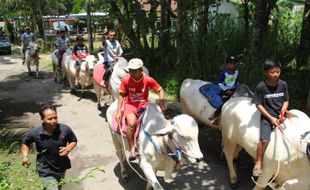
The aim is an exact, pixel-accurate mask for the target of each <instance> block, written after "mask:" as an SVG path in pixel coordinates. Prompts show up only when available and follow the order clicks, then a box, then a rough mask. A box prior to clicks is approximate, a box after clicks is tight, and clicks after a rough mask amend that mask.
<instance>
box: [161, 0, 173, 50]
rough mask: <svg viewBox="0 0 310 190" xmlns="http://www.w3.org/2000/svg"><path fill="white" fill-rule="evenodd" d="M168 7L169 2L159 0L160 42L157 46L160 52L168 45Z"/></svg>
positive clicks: (168, 0)
mask: <svg viewBox="0 0 310 190" xmlns="http://www.w3.org/2000/svg"><path fill="white" fill-rule="evenodd" d="M170 5H171V0H161V1H160V6H161V12H160V14H161V15H160V26H161V27H160V41H159V46H160V47H162V50H164V49H165V48H167V47H169V44H170V26H171V23H170V22H171V21H170Z"/></svg>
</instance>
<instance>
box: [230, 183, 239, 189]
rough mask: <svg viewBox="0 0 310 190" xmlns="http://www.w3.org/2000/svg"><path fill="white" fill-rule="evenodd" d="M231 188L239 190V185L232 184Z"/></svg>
mask: <svg viewBox="0 0 310 190" xmlns="http://www.w3.org/2000/svg"><path fill="white" fill-rule="evenodd" d="M230 187H231V188H232V189H237V187H238V185H237V183H230Z"/></svg>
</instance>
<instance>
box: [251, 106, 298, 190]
mask: <svg viewBox="0 0 310 190" xmlns="http://www.w3.org/2000/svg"><path fill="white" fill-rule="evenodd" d="M285 114H286V116H285ZM291 115H292V114H291V113H290V112H289V111H288V110H285V111H284V112H280V118H279V119H278V120H277V123H278V124H281V123H282V122H283V121H284V120H285V119H286V118H288V117H291ZM277 129H278V130H279V131H280V132H281V133H282V136H283V137H284V138H285V139H286V140H287V141H288V139H287V138H286V137H285V135H284V132H283V129H282V127H281V126H280V127H277ZM278 130H276V142H277V141H278V138H279V137H278V136H279V134H278V133H279V132H278ZM288 142H289V141H288ZM277 144H278V142H277V143H276V152H278V149H277ZM291 145H293V144H292V143H291ZM293 147H294V146H293ZM297 150H299V149H297ZM279 172H280V160H278V167H277V172H276V174H275V175H274V177H273V178H272V180H270V182H268V183H267V184H266V185H265V186H263V185H261V184H259V183H257V182H256V181H255V180H254V178H253V176H252V177H251V179H252V181H253V182H254V183H255V184H256V185H257V186H259V187H261V188H264V187H266V186H269V187H271V186H270V185H271V184H272V182H273V181H274V180H275V179H276V177H277V176H278V174H279ZM284 184H285V183H283V184H282V186H281V188H282V189H284V190H285V188H284V187H283V186H284ZM271 188H272V187H271Z"/></svg>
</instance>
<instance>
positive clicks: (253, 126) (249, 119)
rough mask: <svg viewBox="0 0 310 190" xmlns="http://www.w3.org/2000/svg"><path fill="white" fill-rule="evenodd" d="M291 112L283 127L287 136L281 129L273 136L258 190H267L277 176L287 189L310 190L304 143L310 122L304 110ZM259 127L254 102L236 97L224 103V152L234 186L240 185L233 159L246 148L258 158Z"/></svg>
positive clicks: (276, 179)
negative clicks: (267, 186) (301, 139)
mask: <svg viewBox="0 0 310 190" xmlns="http://www.w3.org/2000/svg"><path fill="white" fill-rule="evenodd" d="M290 112H291V114H292V116H291V117H290V118H288V119H286V120H285V121H284V123H283V124H282V125H281V126H282V127H283V128H284V130H283V134H284V135H283V134H282V133H281V132H280V131H279V129H276V130H274V131H273V132H272V134H271V139H270V143H269V145H268V146H267V148H266V152H265V156H264V160H263V175H262V176H261V177H259V178H258V180H257V183H258V184H259V185H256V186H255V187H254V189H255V190H257V189H264V188H265V186H266V185H267V184H268V181H269V180H270V179H271V178H272V177H273V176H275V181H276V183H277V184H279V185H280V186H282V187H283V188H285V189H286V190H288V189H293V190H299V189H300V190H301V189H303V190H307V189H310V178H309V174H310V165H309V162H308V159H307V155H306V153H305V151H306V143H302V142H300V138H301V135H303V134H304V133H305V132H307V131H310V119H309V117H308V116H307V115H306V114H304V113H303V112H301V111H298V110H291V111H290ZM259 125H260V112H259V111H258V110H257V108H256V106H255V105H254V104H252V103H251V99H249V98H244V97H240V98H233V99H230V100H228V101H227V102H226V104H224V106H223V113H222V117H221V127H222V138H223V150H224V153H225V157H226V161H227V165H228V168H229V176H230V183H231V185H232V186H233V187H236V185H237V175H236V168H235V166H234V165H233V159H234V158H236V157H237V156H238V153H239V152H240V150H241V149H242V148H244V149H245V150H246V151H247V152H248V153H249V154H250V155H251V156H252V157H253V158H255V157H256V150H257V144H258V141H259ZM278 164H279V166H278ZM277 171H278V173H277ZM293 182H296V183H293ZM260 186H261V187H260ZM282 187H280V188H279V189H282Z"/></svg>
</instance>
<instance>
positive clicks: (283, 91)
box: [252, 79, 289, 118]
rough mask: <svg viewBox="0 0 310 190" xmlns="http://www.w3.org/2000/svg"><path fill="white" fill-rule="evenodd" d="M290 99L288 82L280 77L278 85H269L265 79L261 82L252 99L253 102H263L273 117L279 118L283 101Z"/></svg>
mask: <svg viewBox="0 0 310 190" xmlns="http://www.w3.org/2000/svg"><path fill="white" fill-rule="evenodd" d="M288 100H289V94H288V87H287V83H286V82H285V81H283V80H281V79H279V81H278V84H277V85H276V86H269V85H268V84H267V83H266V82H265V81H262V82H260V83H259V84H258V85H257V87H256V89H255V94H254V97H253V99H252V103H254V104H261V105H262V106H263V107H264V108H265V109H266V111H267V112H268V113H269V114H270V115H272V116H273V117H276V118H278V117H279V114H280V111H281V108H282V106H283V103H284V102H286V101H288Z"/></svg>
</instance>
